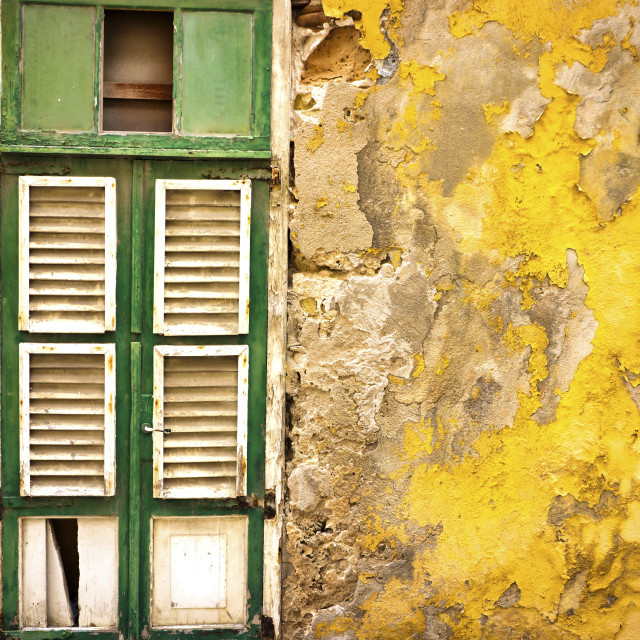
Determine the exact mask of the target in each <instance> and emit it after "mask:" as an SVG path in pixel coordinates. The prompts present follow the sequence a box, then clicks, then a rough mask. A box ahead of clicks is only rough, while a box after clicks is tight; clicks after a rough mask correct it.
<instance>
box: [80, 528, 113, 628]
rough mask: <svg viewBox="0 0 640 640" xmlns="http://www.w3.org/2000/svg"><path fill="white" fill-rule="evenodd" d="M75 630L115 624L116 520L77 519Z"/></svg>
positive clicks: (108, 626)
mask: <svg viewBox="0 0 640 640" xmlns="http://www.w3.org/2000/svg"><path fill="white" fill-rule="evenodd" d="M78 556H79V560H80V584H79V587H78V606H79V610H80V612H79V617H78V626H80V627H98V628H112V627H116V626H117V624H118V520H117V519H116V518H78Z"/></svg>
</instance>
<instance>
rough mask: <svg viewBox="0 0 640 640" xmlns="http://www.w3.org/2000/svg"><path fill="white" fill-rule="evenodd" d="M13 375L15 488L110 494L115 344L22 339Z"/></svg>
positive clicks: (112, 484)
mask: <svg viewBox="0 0 640 640" xmlns="http://www.w3.org/2000/svg"><path fill="white" fill-rule="evenodd" d="M67 356H73V357H71V358H70V357H67ZM83 356H84V358H83ZM86 356H102V358H98V359H90V358H87V357H86ZM101 361H102V362H103V364H100V362H101ZM19 378H20V400H21V402H20V418H19V427H20V494H21V495H24V496H28V495H32V496H38V495H39V496H51V495H59V496H62V495H86V496H90V495H93V496H104V495H114V493H115V464H116V460H115V345H109V344H35V343H26V342H25V343H22V344H21V345H20V354H19Z"/></svg>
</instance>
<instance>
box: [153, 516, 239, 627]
mask: <svg viewBox="0 0 640 640" xmlns="http://www.w3.org/2000/svg"><path fill="white" fill-rule="evenodd" d="M151 528H152V542H151V544H152V563H151V564H152V573H151V624H152V626H153V627H173V626H178V627H185V626H187V627H190V626H194V627H207V626H227V627H241V626H242V625H244V624H245V623H246V609H247V547H248V543H247V528H248V518H247V516H206V517H187V518H154V519H153V520H152V525H151ZM216 538H217V539H219V540H220V542H219V543H216V542H214V540H216ZM185 539H186V540H185ZM223 539H224V540H225V541H226V542H225V543H223V542H222V540H223ZM174 541H175V542H174ZM216 544H218V547H219V550H220V552H221V551H222V549H223V548H224V549H225V550H226V551H225V555H224V557H223V556H222V554H220V555H219V556H218V559H217V560H215V559H211V560H209V559H204V558H205V556H207V555H208V554H209V553H211V554H214V555H215V553H216ZM181 558H182V559H183V560H185V562H182V561H181V560H180V559H181ZM198 558H200V559H202V560H201V561H200V562H201V564H202V565H203V566H198V568H197V569H195V570H194V564H195V563H196V562H198ZM181 564H182V566H180V565H181ZM218 566H219V568H220V569H222V567H223V566H224V578H223V577H222V571H220V572H218ZM217 572H218V576H217V578H216V573H217ZM190 580H191V581H193V584H189V581H190ZM216 580H217V586H216ZM196 583H197V584H196ZM202 588H204V589H206V590H207V591H208V592H209V593H206V594H205V593H200V591H201V589H202ZM223 596H224V597H223ZM216 600H217V604H219V606H215V605H216ZM189 604H191V606H189ZM176 605H177V606H176Z"/></svg>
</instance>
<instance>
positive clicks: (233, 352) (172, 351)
mask: <svg viewBox="0 0 640 640" xmlns="http://www.w3.org/2000/svg"><path fill="white" fill-rule="evenodd" d="M165 356H190V357H199V356H223V357H225V356H227V357H228V356H237V358H238V387H237V389H238V410H237V424H236V437H237V459H236V460H237V462H236V486H235V491H229V492H227V491H222V490H212V489H208V490H207V491H206V492H205V491H198V490H197V489H194V488H182V489H178V488H176V489H171V490H169V489H166V488H165V487H164V463H163V458H164V432H163V429H164V358H165ZM248 373H249V347H248V346H246V345H225V346H208V347H206V346H199V347H170V346H158V347H155V349H154V353H153V399H154V402H153V429H154V431H153V497H154V498H234V497H236V496H244V495H246V493H247V472H246V469H247V421H248V413H247V412H248V397H249V393H248V387H249V383H248Z"/></svg>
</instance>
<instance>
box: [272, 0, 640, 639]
mask: <svg viewBox="0 0 640 640" xmlns="http://www.w3.org/2000/svg"><path fill="white" fill-rule="evenodd" d="M383 5H384V3H383V4H379V3H371V2H369V3H363V2H357V0H353V1H349V2H347V1H345V0H325V2H324V8H325V13H326V14H327V15H329V16H335V18H336V19H340V20H345V21H346V22H339V23H338V24H339V25H346V24H351V23H352V22H353V24H354V25H355V27H356V28H358V29H359V30H360V34H361V40H360V44H361V45H362V46H364V47H365V48H366V49H367V50H368V51H369V52H370V53H371V55H372V58H373V59H374V61H376V69H378V71H377V72H373V71H372V68H368V69H367V70H365V68H364V67H363V66H360V67H359V71H358V72H357V73H355V74H354V73H353V69H354V67H353V66H349V68H348V70H346V71H344V72H343V73H340V72H339V69H338V72H337V73H336V74H335V76H334V77H332V78H331V79H328V78H327V80H326V82H320V81H318V80H317V78H315V77H314V78H313V79H311V76H307V78H309V82H313V84H305V83H304V82H303V81H302V77H303V75H304V61H305V60H307V58H308V56H309V51H310V50H313V49H315V50H318V49H317V47H318V44H319V42H321V41H322V40H323V38H326V35H327V33H330V30H331V29H332V28H334V26H332V25H330V24H329V23H327V25H326V26H325V27H323V28H322V29H321V30H318V31H315V32H314V31H312V30H309V29H299V28H296V29H295V30H294V42H295V43H300V46H299V55H298V58H297V59H298V63H297V65H296V67H295V77H296V78H297V83H298V84H297V87H296V91H295V95H298V96H305V95H309V96H312V97H313V102H314V103H313V104H311V100H307V101H305V100H302V99H300V100H299V101H298V105H299V106H300V107H301V108H300V109H298V110H297V111H296V113H295V114H294V116H293V119H294V123H295V127H296V134H295V150H294V169H295V178H296V181H295V188H294V195H295V196H296V197H297V200H298V202H297V203H296V206H295V208H294V210H293V212H292V217H291V232H292V233H291V240H292V261H291V269H292V274H291V276H292V277H291V282H292V284H291V290H290V305H289V338H288V340H289V354H290V355H289V363H288V372H289V376H288V393H289V398H290V402H289V421H288V426H289V431H288V439H289V447H288V457H287V474H288V476H289V500H288V503H287V509H288V512H287V513H288V516H287V525H286V530H287V540H286V545H285V553H284V556H283V561H284V568H285V580H284V593H283V621H284V629H285V637H287V638H289V639H292V640H315V639H316V638H330V639H334V640H338V639H340V640H347V639H348V640H364V639H366V640H375V639H379V640H396V639H397V640H405V639H407V638H418V639H420V640H443V639H445V638H447V639H449V638H460V639H463V638H464V639H465V640H466V639H471V638H482V639H493V638H495V639H503V638H508V637H514V638H516V637H529V638H539V639H541V640H542V639H546V638H554V639H556V638H558V639H561V640H565V639H567V640H569V639H571V640H578V639H579V640H586V639H594V640H595V639H596V638H598V639H600V638H612V639H614V638H615V640H621V639H627V640H629V639H632V638H634V637H635V636H634V633H637V628H638V624H640V610H639V609H638V607H637V605H636V602H637V600H638V590H640V584H638V581H637V577H636V576H637V572H638V570H640V547H639V544H640V507H639V506H638V505H639V504H640V492H639V491H638V481H639V480H640V451H638V445H637V435H638V432H639V430H640V410H639V402H640V401H639V400H638V392H637V389H638V388H640V387H639V386H638V381H639V380H640V325H639V324H638V318H639V317H640V261H638V260H637V243H638V238H639V237H640V209H639V208H638V204H637V189H638V185H639V180H640V170H639V169H638V166H637V165H638V158H639V156H638V151H637V139H638V125H637V122H638V118H637V112H638V109H639V108H640V107H639V106H638V105H637V104H636V102H637V99H638V95H640V76H639V75H638V68H639V60H638V50H637V47H638V46H639V42H640V33H639V32H638V27H637V25H640V10H639V9H638V7H637V6H635V4H634V3H632V2H624V1H621V2H620V3H617V2H615V1H613V0H591V1H590V0H585V1H584V2H580V3H572V2H556V1H555V0H542V2H541V3H538V4H530V5H524V4H522V3H517V2H515V0H513V1H511V0H465V1H458V0H456V1H454V0H439V1H436V2H430V3H424V2H419V1H418V0H407V1H406V2H405V6H404V8H403V7H400V6H399V5H397V4H395V3H392V6H391V7H390V10H387V11H385V6H383ZM347 12H348V14H347ZM350 21H352V22H350ZM338 28H341V27H340V26H338ZM342 28H343V27H342ZM305 43H306V44H305ZM309 43H313V46H311V45H310V44H309ZM296 46H298V45H297V44H296ZM354 47H355V44H354ZM356 53H358V52H357V51H354V52H353V54H354V56H355V54H356ZM318 63H319V61H318V60H316V63H314V64H318ZM320 66H322V64H320ZM325 66H327V65H325ZM381 69H384V72H385V75H384V76H383V77H381V76H380V70H381ZM358 74H360V75H359V76H358ZM329 75H332V74H329Z"/></svg>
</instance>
